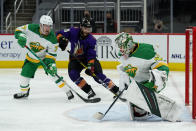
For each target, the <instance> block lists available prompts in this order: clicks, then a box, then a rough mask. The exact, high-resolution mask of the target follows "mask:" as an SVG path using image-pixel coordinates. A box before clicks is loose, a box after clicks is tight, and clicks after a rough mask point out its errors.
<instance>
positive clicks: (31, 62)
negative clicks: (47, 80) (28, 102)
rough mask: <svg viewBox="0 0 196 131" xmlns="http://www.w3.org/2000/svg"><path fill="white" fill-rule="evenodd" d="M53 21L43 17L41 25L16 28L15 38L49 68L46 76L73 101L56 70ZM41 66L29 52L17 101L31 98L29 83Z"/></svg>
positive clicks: (21, 77) (56, 44)
mask: <svg viewBox="0 0 196 131" xmlns="http://www.w3.org/2000/svg"><path fill="white" fill-rule="evenodd" d="M52 25H53V21H52V19H51V17H50V16H47V15H42V16H41V18H40V24H27V25H23V26H20V27H18V28H16V30H15V33H14V34H15V38H16V39H17V40H18V44H19V45H20V46H21V47H22V48H24V47H25V46H27V47H29V48H30V49H31V50H32V51H33V52H34V53H35V54H36V55H37V56H38V57H39V58H40V59H41V60H43V62H44V63H45V65H47V67H48V68H46V69H45V68H44V69H45V72H46V74H47V75H48V76H49V77H51V79H52V80H53V81H54V82H55V83H56V84H57V85H58V87H59V88H61V89H63V90H64V91H65V92H66V94H67V97H68V99H72V98H73V97H74V96H73V94H72V92H71V91H70V90H69V89H68V88H67V87H66V86H65V82H63V81H62V80H61V79H62V77H61V78H58V77H57V76H56V75H55V74H56V73H57V68H56V62H55V60H56V56H57V49H58V43H57V39H56V36H55V34H54V32H53V31H52V29H51V27H52ZM39 66H41V62H40V60H38V59H37V58H36V57H35V56H34V55H33V54H32V53H30V52H27V54H26V59H25V61H24V64H23V67H22V71H21V76H20V92H19V93H16V94H14V98H15V99H20V98H24V97H28V96H29V91H30V87H29V82H30V80H31V79H32V78H34V75H35V72H36V70H37V68H38V67H39Z"/></svg>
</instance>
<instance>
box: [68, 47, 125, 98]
mask: <svg viewBox="0 0 196 131" xmlns="http://www.w3.org/2000/svg"><path fill="white" fill-rule="evenodd" d="M67 52H68V53H69V54H70V55H71V56H72V57H74V58H75V59H76V60H77V61H78V62H79V63H80V64H81V65H82V66H83V67H84V68H85V69H86V70H89V69H88V67H87V66H86V65H85V64H84V63H82V61H80V60H79V59H78V58H77V57H76V56H74V55H73V54H72V53H71V52H70V51H69V50H67ZM89 72H90V73H91V75H92V76H93V77H94V78H96V79H97V80H98V81H99V82H100V83H101V84H102V85H103V86H104V87H105V88H107V89H108V86H107V84H106V83H104V82H103V81H102V80H101V79H100V78H98V77H97V75H96V74H95V73H93V72H91V71H90V70H89ZM114 95H115V96H117V94H114ZM119 99H120V100H121V101H122V102H126V99H124V98H119Z"/></svg>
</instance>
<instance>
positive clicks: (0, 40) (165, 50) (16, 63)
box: [0, 34, 185, 68]
mask: <svg viewBox="0 0 196 131" xmlns="http://www.w3.org/2000/svg"><path fill="white" fill-rule="evenodd" d="M132 36H133V40H134V41H135V42H139V43H149V44H153V45H154V47H155V49H156V51H157V52H158V54H159V55H160V56H161V57H162V58H163V60H165V61H166V62H169V66H170V65H172V64H175V65H176V64H179V65H180V66H181V65H182V64H183V65H184V62H185V34H132ZM94 37H95V38H96V39H97V47H96V50H97V57H98V59H99V60H100V61H101V64H102V66H103V68H115V67H116V65H117V64H119V63H118V56H117V52H116V50H115V42H114V40H115V38H116V34H95V35H94ZM69 48H70V47H69V46H68V47H67V49H68V50H69ZM26 52H27V51H26V49H24V48H21V47H20V46H19V45H18V43H17V40H16V39H15V37H14V35H0V63H1V64H0V67H2V68H9V67H13V68H16V67H21V65H22V64H23V61H24V59H25V55H26ZM68 55H69V54H68V53H67V52H66V51H61V50H60V49H58V56H57V66H58V67H67V61H68V58H69V57H68ZM177 68H178V67H177ZM180 68H182V67H180Z"/></svg>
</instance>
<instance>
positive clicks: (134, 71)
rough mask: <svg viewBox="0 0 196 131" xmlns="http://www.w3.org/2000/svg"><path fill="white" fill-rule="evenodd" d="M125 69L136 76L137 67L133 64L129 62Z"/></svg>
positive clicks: (130, 74) (132, 75)
mask: <svg viewBox="0 0 196 131" xmlns="http://www.w3.org/2000/svg"><path fill="white" fill-rule="evenodd" d="M124 71H125V72H126V73H127V74H128V75H129V76H131V77H133V78H134V77H135V75H136V71H137V67H134V66H132V65H131V64H128V65H127V66H125V67H124Z"/></svg>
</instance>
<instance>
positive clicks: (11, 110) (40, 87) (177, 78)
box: [0, 69, 196, 131]
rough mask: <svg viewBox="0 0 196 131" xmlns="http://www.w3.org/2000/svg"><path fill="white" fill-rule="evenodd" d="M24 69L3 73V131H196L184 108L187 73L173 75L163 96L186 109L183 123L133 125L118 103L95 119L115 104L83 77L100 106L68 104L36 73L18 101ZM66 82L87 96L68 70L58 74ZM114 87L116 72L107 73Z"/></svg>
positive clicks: (0, 99) (188, 109)
mask: <svg viewBox="0 0 196 131" xmlns="http://www.w3.org/2000/svg"><path fill="white" fill-rule="evenodd" d="M20 71H21V69H0V131H157V130H158V131H177V130H178V131H196V121H195V120H192V119H191V106H189V107H185V106H184V88H185V87H184V85H185V84H184V72H170V75H169V81H168V83H167V88H166V89H164V91H163V92H162V93H163V94H165V95H166V96H168V97H170V98H172V99H174V100H175V101H177V103H179V104H180V105H182V106H183V108H184V110H183V114H182V115H181V119H182V120H183V121H182V122H167V121H162V120H161V119H160V118H158V117H156V116H151V117H149V118H148V120H138V121H130V120H129V116H128V115H129V114H128V109H127V106H126V104H124V103H122V102H120V101H118V102H117V103H116V104H115V105H114V107H112V108H111V110H110V111H109V112H108V114H107V115H106V116H105V117H104V119H103V120H102V121H98V120H95V119H94V118H93V117H92V116H93V115H94V114H95V113H96V112H102V113H105V111H106V110H107V108H108V107H109V106H110V104H111V103H112V101H113V99H112V94H111V93H109V92H108V91H107V90H106V89H105V88H104V87H103V86H102V85H99V84H97V83H96V82H95V81H94V80H93V79H92V78H91V77H89V76H87V75H85V74H84V73H82V76H83V77H84V78H85V79H86V81H87V82H89V84H91V85H92V87H93V89H94V90H95V92H96V93H97V95H98V96H100V97H101V99H102V101H101V102H100V103H95V104H92V103H84V102H83V101H82V100H80V98H78V97H77V96H76V95H75V99H74V100H71V101H68V100H67V99H66V96H65V93H64V92H62V90H60V89H58V87H56V85H55V84H54V83H53V82H52V81H51V80H50V79H49V78H48V77H47V76H46V75H45V74H44V71H43V70H42V69H39V70H38V71H37V72H36V76H35V78H34V79H33V80H32V81H31V84H30V85H31V86H30V87H31V92H30V96H29V98H28V99H23V100H15V99H13V94H14V93H16V92H18V90H19V81H18V79H19V74H20ZM58 72H59V74H60V75H62V76H63V77H64V78H65V80H66V81H67V82H68V83H69V85H71V86H72V87H73V88H74V89H75V90H76V91H78V92H79V93H80V94H82V95H84V96H85V94H84V93H83V92H82V91H81V90H80V89H79V88H77V87H76V86H75V85H74V84H73V83H72V82H71V81H70V79H69V77H68V74H67V69H60V70H58ZM104 74H106V75H107V76H108V77H109V78H111V79H112V80H113V81H114V83H116V84H117V85H118V84H119V83H118V77H119V76H118V72H117V71H116V70H104Z"/></svg>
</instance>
